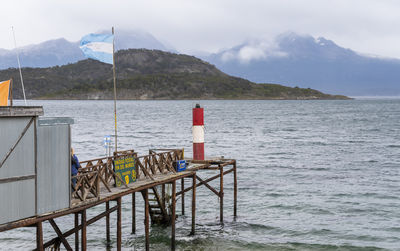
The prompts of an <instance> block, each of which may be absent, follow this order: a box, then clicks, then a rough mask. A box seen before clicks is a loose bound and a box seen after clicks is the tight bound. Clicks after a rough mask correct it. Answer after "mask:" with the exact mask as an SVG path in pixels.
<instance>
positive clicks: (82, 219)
mask: <svg viewBox="0 0 400 251" xmlns="http://www.w3.org/2000/svg"><path fill="white" fill-rule="evenodd" d="M81 225H82V231H81V235H82V236H81V245H82V247H81V249H82V251H86V209H84V210H82V212H81Z"/></svg>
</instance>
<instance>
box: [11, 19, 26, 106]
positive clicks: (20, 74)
mask: <svg viewBox="0 0 400 251" xmlns="http://www.w3.org/2000/svg"><path fill="white" fill-rule="evenodd" d="M11 29H12V32H13V37H14V46H15V52H16V53H17V61H18V68H19V76H20V78H21V84H22V93H23V94H24V101H25V105H27V104H26V96H25V88H24V80H23V78H22V71H21V64H20V62H19V54H18V49H17V40H16V39H15V32H14V27H13V26H11Z"/></svg>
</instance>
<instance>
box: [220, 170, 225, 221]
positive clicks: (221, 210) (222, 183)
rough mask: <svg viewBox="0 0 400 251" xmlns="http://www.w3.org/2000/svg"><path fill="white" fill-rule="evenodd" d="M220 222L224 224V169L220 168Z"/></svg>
mask: <svg viewBox="0 0 400 251" xmlns="http://www.w3.org/2000/svg"><path fill="white" fill-rule="evenodd" d="M219 175H220V178H219V220H220V222H221V223H223V222H224V167H222V166H220V167H219Z"/></svg>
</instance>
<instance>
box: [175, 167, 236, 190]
mask: <svg viewBox="0 0 400 251" xmlns="http://www.w3.org/2000/svg"><path fill="white" fill-rule="evenodd" d="M230 172H233V168H232V169H229V170H227V171H225V172H223V174H224V175H225V174H228V173H230ZM220 175H221V174H217V175H215V176H213V177H211V178H208V179H206V180H205V181H204V182H200V183H198V184H197V185H196V187H199V186H201V185H204V184H205V183H208V182H210V181H212V180H215V179H216V178H218V177H219V176H220ZM190 176H191V175H190ZM191 189H192V187H188V188H185V190H184V191H185V193H186V192H187V191H190V190H191ZM181 194H182V191H179V192H177V193H176V196H179V195H181ZM218 194H219V193H218Z"/></svg>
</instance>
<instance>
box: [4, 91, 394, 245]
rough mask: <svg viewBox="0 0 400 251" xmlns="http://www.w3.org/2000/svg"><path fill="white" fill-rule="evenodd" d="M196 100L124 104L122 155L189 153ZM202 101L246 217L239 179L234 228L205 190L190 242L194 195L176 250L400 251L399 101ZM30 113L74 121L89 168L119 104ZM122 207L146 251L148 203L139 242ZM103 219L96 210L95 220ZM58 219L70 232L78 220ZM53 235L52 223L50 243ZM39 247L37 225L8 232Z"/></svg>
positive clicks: (55, 105)
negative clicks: (229, 162) (159, 150)
mask: <svg viewBox="0 0 400 251" xmlns="http://www.w3.org/2000/svg"><path fill="white" fill-rule="evenodd" d="M195 103H196V102H195V101H119V102H118V114H119V115H118V129H119V135H120V137H119V146H120V148H123V149H132V148H134V149H135V150H137V151H139V152H140V153H142V154H145V153H146V152H147V150H148V149H149V148H156V147H171V148H181V147H184V148H185V153H186V154H187V155H191V108H192V107H193V106H194V105H195ZM200 103H201V104H202V106H204V107H205V123H206V155H209V156H221V155H223V156H225V157H228V158H236V159H237V161H238V184H239V194H238V198H239V202H238V203H239V204H238V214H239V216H238V217H237V219H236V220H235V219H233V217H232V213H233V208H232V198H233V190H232V186H233V183H232V175H227V176H225V179H224V181H225V201H224V202H225V203H224V204H225V222H224V225H221V224H219V203H218V199H217V197H216V196H215V195H214V194H212V193H211V192H210V191H209V190H206V189H205V188H204V187H201V188H199V189H198V191H197V195H198V197H197V219H196V222H197V226H196V230H197V234H196V235H195V236H194V237H192V236H188V234H189V232H190V222H191V219H190V195H188V196H187V197H186V198H187V199H186V201H187V202H186V205H187V209H186V212H187V216H180V217H179V218H178V220H177V248H178V249H181V250H247V249H252V250H358V249H360V250H368V249H370V250H376V249H379V248H383V249H391V250H400V249H399V248H400V210H399V208H400V187H399V184H400V175H399V170H400V133H399V132H400V126H399V122H400V100H395V99H392V100H351V101H201V102H200ZM30 104H34V105H43V106H44V110H45V115H46V116H70V117H72V118H74V119H75V124H74V125H73V126H72V142H73V147H74V148H75V149H76V152H77V154H78V157H79V158H80V159H81V160H85V159H89V158H95V157H99V156H101V155H102V154H103V153H104V148H103V147H102V140H103V136H104V135H106V134H112V133H113V129H114V127H113V103H112V101H31V102H30ZM207 175H211V173H210V174H203V176H205V177H206V176H207ZM218 184H219V183H218V181H216V182H215V183H213V185H214V186H216V187H217V186H218ZM179 202H180V201H178V204H177V213H178V214H180V203H179ZM123 204H124V209H123V225H122V226H123V230H122V231H123V247H124V248H125V249H127V250H137V249H138V250H140V249H143V248H144V229H143V221H142V220H143V204H142V199H141V197H139V196H137V204H138V208H137V228H138V230H137V234H136V235H132V234H130V197H129V196H128V197H126V198H123ZM101 210H103V208H102V207H99V208H95V209H92V210H91V211H89V217H90V215H95V214H96V213H98V212H100V211H101ZM112 220H113V222H114V223H115V215H113V218H112ZM57 222H58V223H59V225H60V227H61V228H62V229H63V230H67V229H69V228H71V227H72V224H73V218H72V217H71V218H69V217H64V218H60V219H57ZM104 225H105V223H104V220H100V221H99V222H97V223H96V224H93V225H91V226H90V227H89V228H88V247H89V249H91V250H97V249H100V250H101V249H105V244H104V243H105V227H104ZM112 226H113V229H112V231H111V233H112V238H113V239H115V237H116V236H115V234H116V231H115V226H116V224H112ZM169 231H170V229H169V228H161V227H154V226H153V227H151V238H150V242H151V248H152V249H155V250H164V249H167V248H168V247H169ZM54 235H55V234H54V233H53V231H52V230H51V229H50V227H49V226H48V225H47V223H46V225H45V233H44V236H45V240H48V239H50V238H51V237H53V236H54ZM34 238H35V231H34V229H29V228H25V229H19V230H13V231H9V232H6V233H0V249H22V250H25V249H32V248H34V247H35V242H34V240H35V239H34ZM70 240H71V243H73V239H72V238H71V239H70ZM114 248H115V245H114Z"/></svg>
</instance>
